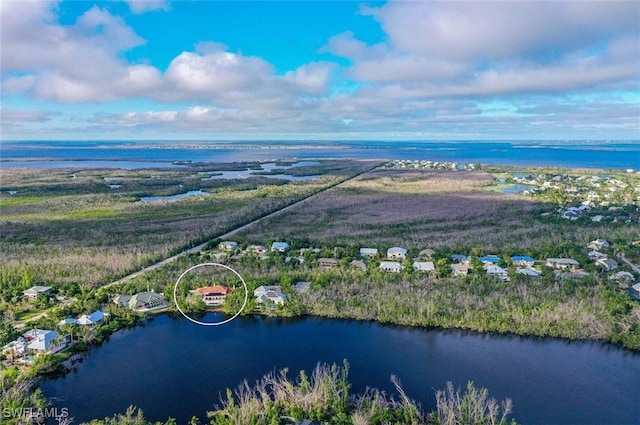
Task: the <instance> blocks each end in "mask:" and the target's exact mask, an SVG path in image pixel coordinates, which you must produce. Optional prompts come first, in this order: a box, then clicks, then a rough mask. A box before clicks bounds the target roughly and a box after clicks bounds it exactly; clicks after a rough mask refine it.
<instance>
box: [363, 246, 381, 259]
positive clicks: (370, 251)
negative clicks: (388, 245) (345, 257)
mask: <svg viewBox="0 0 640 425" xmlns="http://www.w3.org/2000/svg"><path fill="white" fill-rule="evenodd" d="M376 255H378V248H360V256H361V257H375V256H376Z"/></svg>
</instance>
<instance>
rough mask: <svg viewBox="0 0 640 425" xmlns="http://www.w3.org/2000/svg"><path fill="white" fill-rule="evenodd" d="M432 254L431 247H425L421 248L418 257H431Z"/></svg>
mask: <svg viewBox="0 0 640 425" xmlns="http://www.w3.org/2000/svg"><path fill="white" fill-rule="evenodd" d="M433 254H435V252H434V250H433V249H430V248H427V249H423V250H422V251H420V253H419V254H418V256H419V257H423V258H431V257H432V256H433Z"/></svg>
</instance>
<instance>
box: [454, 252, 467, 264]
mask: <svg viewBox="0 0 640 425" xmlns="http://www.w3.org/2000/svg"><path fill="white" fill-rule="evenodd" d="M451 261H453V262H454V263H467V262H468V261H469V257H467V256H466V255H462V254H453V255H452V256H451Z"/></svg>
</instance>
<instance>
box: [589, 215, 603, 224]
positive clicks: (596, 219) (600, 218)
mask: <svg viewBox="0 0 640 425" xmlns="http://www.w3.org/2000/svg"><path fill="white" fill-rule="evenodd" d="M604 218H605V216H603V215H601V214H598V215H594V216H593V217H591V221H594V222H596V223H600V222H601V221H602V220H603V219H604Z"/></svg>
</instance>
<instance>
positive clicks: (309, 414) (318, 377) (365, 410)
mask: <svg viewBox="0 0 640 425" xmlns="http://www.w3.org/2000/svg"><path fill="white" fill-rule="evenodd" d="M348 375H349V364H348V362H347V361H346V360H345V361H344V363H343V365H342V366H337V365H336V364H332V365H327V364H318V365H317V366H316V367H315V369H314V370H313V371H312V372H311V373H310V374H307V373H306V372H305V371H300V373H299V375H298V376H297V378H296V379H291V378H290V377H289V376H288V370H287V369H283V370H281V371H280V372H279V373H275V372H272V373H269V374H267V375H265V376H264V377H263V378H262V379H260V380H258V381H257V382H256V383H255V385H253V386H251V385H250V384H249V383H248V382H247V381H244V382H243V383H242V384H240V385H239V386H238V387H237V388H236V389H235V390H234V391H232V390H231V389H227V391H226V396H225V397H224V398H223V397H221V401H220V404H219V405H217V406H216V409H215V410H213V411H210V412H208V414H207V416H208V418H209V420H210V423H211V424H212V425H237V424H254V425H263V424H264V425H267V424H302V423H305V422H304V421H308V422H306V423H309V424H311V423H314V424H320V423H322V424H331V425H382V424H406V425H421V424H425V425H426V424H429V425H455V424H476V425H515V424H516V421H515V420H509V419H508V415H509V414H510V413H511V409H512V403H511V400H510V399H506V400H504V401H501V402H498V401H496V400H495V399H493V398H490V397H489V393H488V391H487V390H486V389H485V388H476V387H475V386H474V384H473V382H468V384H467V387H466V390H465V391H464V392H461V391H460V389H458V390H456V389H454V388H453V385H452V384H451V382H448V383H447V386H446V388H444V389H442V390H438V391H436V392H435V398H436V403H437V409H436V411H433V412H429V413H425V412H424V411H423V410H422V408H421V406H420V405H419V404H418V403H416V402H415V401H413V400H412V399H410V398H409V397H408V395H407V394H406V393H405V392H404V390H403V389H402V385H401V383H400V381H399V380H398V379H397V378H396V377H395V376H392V377H391V382H392V383H393V384H394V386H395V389H396V392H397V395H396V396H395V397H394V396H392V395H388V394H386V393H385V392H383V391H380V390H377V389H375V388H367V390H366V391H365V393H363V394H351V393H350V388H351V384H350V383H349V380H348ZM198 423H200V422H199V419H198V418H196V417H193V418H192V419H191V421H190V422H189V424H190V425H197V424H198ZM88 424H90V425H124V424H127V425H153V423H152V422H148V421H147V420H145V419H144V414H143V412H142V411H140V410H139V409H136V408H135V407H133V406H131V407H130V408H129V409H128V410H127V412H125V413H124V414H117V415H114V416H113V417H111V418H105V419H103V420H93V421H90V422H88ZM155 424H156V425H160V424H161V423H158V422H156V423H155ZM164 424H165V425H173V424H175V421H173V420H172V419H168V420H167V421H166V422H165V423H164Z"/></svg>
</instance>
